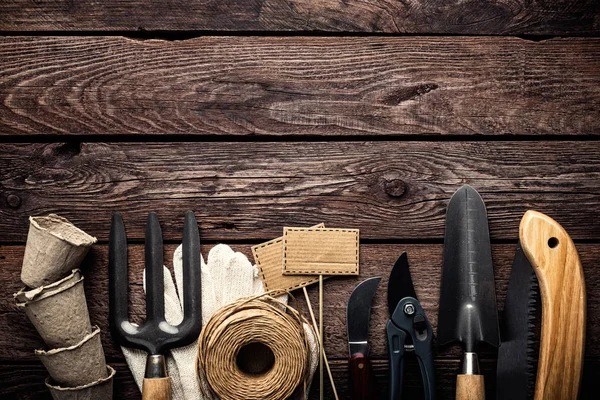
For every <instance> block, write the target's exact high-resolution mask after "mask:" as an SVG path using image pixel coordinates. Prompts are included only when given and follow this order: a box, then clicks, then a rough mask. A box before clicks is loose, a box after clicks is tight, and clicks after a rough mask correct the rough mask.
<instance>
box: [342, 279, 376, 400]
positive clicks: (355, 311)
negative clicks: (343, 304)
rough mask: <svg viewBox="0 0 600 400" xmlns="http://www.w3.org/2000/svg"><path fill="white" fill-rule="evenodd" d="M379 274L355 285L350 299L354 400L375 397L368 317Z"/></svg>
mask: <svg viewBox="0 0 600 400" xmlns="http://www.w3.org/2000/svg"><path fill="white" fill-rule="evenodd" d="M380 280H381V278H380V277H375V278H370V279H367V280H365V281H363V282H361V283H359V284H358V286H356V288H354V291H353V292H352V294H351V295H350V299H349V300H348V309H347V316H346V318H347V321H346V325H347V326H348V347H349V349H350V359H349V360H348V369H349V372H350V382H351V385H352V386H351V391H350V398H351V400H370V399H372V398H374V397H376V395H375V393H376V391H377V390H376V386H375V378H374V374H373V368H372V367H371V363H370V361H369V357H368V355H369V343H368V338H369V319H370V316H371V303H372V301H373V296H375V291H376V290H377V287H378V286H379V281H380Z"/></svg>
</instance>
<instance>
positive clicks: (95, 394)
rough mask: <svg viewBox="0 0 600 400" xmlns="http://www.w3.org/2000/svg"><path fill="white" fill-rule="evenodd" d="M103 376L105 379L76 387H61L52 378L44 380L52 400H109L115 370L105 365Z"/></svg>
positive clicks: (111, 393)
mask: <svg viewBox="0 0 600 400" xmlns="http://www.w3.org/2000/svg"><path fill="white" fill-rule="evenodd" d="M105 375H107V377H106V378H102V379H99V380H97V381H95V382H92V383H89V384H87V385H83V386H78V387H61V386H58V385H57V384H56V383H55V382H53V381H52V378H46V387H48V389H49V390H50V393H51V394H52V398H53V399H54V400H111V399H112V397H113V378H114V376H115V370H114V369H113V368H112V367H111V366H110V365H107V366H106V372H105Z"/></svg>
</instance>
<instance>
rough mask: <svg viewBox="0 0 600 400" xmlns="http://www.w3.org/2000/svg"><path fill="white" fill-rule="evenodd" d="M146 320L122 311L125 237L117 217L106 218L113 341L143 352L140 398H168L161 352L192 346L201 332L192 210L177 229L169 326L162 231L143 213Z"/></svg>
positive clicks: (155, 220)
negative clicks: (178, 279)
mask: <svg viewBox="0 0 600 400" xmlns="http://www.w3.org/2000/svg"><path fill="white" fill-rule="evenodd" d="M145 266H146V321H145V322H144V323H143V324H141V325H140V326H137V325H135V324H132V323H130V322H129V320H128V312H127V303H128V295H127V287H128V279H127V270H128V265H127V237H126V235H125V226H124V224H123V219H122V218H121V215H120V214H119V213H115V214H114V216H113V219H112V227H111V231H110V245H109V258H108V268H109V306H110V325H111V331H112V335H113V338H114V339H115V340H117V342H118V343H119V344H120V345H122V346H126V347H134V348H138V349H142V350H145V351H147V352H148V359H147V360H146V373H145V375H144V385H143V389H142V396H143V399H144V400H147V399H160V400H162V399H170V398H171V385H170V381H169V377H168V376H167V371H166V363H165V356H164V354H165V353H166V351H167V350H169V349H172V348H175V347H182V346H185V345H188V344H190V343H192V342H193V341H194V340H196V339H197V338H198V336H199V335H200V330H201V329H202V305H201V301H202V295H201V282H200V279H201V278H200V236H199V233H198V224H197V223H196V217H195V216H194V213H193V212H192V211H188V212H187V213H186V214H185V223H184V228H183V282H184V285H183V286H184V288H183V293H179V296H183V321H182V322H181V323H180V324H179V325H177V326H173V325H170V324H169V323H168V322H167V321H166V320H165V298H164V278H163V242H162V231H161V228H160V224H159V222H158V217H157V215H156V214H155V213H150V214H148V223H147V226H146V245H145Z"/></svg>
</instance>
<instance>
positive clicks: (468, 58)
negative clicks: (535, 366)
mask: <svg viewBox="0 0 600 400" xmlns="http://www.w3.org/2000/svg"><path fill="white" fill-rule="evenodd" d="M599 33H600V2H598V1H597V0H568V1H558V0H547V1H510V0H467V1H456V0H445V1H443V0H414V1H413V0H286V1H283V0H254V1H242V0H237V1H235V0H206V1H200V0H185V1H183V0H166V1H165V0H145V1H128V2H123V1H115V0H105V1H92V0H79V1H67V0H52V1H44V2H40V1H34V0H12V1H9V0H2V1H0V34H1V36H0V287H1V288H2V289H1V293H2V295H1V296H0V398H2V399H39V398H45V399H47V398H49V395H48V393H47V392H46V389H45V388H44V386H43V379H44V377H45V375H46V373H45V370H44V368H43V367H42V365H41V363H40V362H39V361H38V360H37V359H36V358H35V356H34V355H33V349H35V348H39V347H42V345H43V344H42V342H41V340H40V339H39V338H38V336H37V334H36V332H35V331H34V329H33V327H32V326H31V324H30V323H29V321H28V320H27V318H26V317H25V315H24V313H22V312H21V311H20V310H18V309H16V307H15V306H14V303H13V300H12V293H13V292H15V291H17V290H18V289H19V288H20V284H19V272H20V264H21V258H22V255H23V251H24V243H25V240H26V235H27V229H28V222H27V217H28V216H30V215H40V214H45V213H49V212H54V213H58V214H60V215H64V216H65V217H68V218H69V219H71V220H72V221H73V222H74V223H75V224H77V225H78V226H80V227H81V228H83V229H84V230H86V231H88V232H89V233H91V234H93V235H96V236H97V237H98V239H99V244H98V245H96V246H94V248H93V250H92V251H91V253H90V255H89V256H88V257H87V259H86V261H85V263H84V264H85V265H84V266H83V268H84V273H85V276H86V291H87V296H88V303H89V307H90V312H91V317H92V319H93V321H94V323H96V324H98V325H99V326H100V327H101V328H102V330H103V343H104V345H105V349H106V355H107V358H108V360H109V362H110V364H111V365H114V366H115V368H116V369H117V371H118V375H117V378H116V381H115V398H117V399H140V397H141V396H140V395H139V392H138V390H137V387H136V386H135V384H134V383H133V380H132V377H131V375H130V373H129V372H128V369H127V366H126V364H125V361H124V359H123V356H122V354H121V352H120V350H119V349H118V348H117V347H115V345H114V343H113V341H112V340H111V337H110V335H109V333H108V326H107V301H108V299H107V269H106V262H107V238H108V233H109V229H110V226H109V225H110V216H111V213H112V212H113V211H117V210H118V211H121V212H122V213H123V214H124V217H125V220H126V224H127V228H128V234H129V237H130V238H132V239H133V242H134V244H132V246H131V255H130V259H131V264H132V268H131V269H132V270H131V277H130V279H131V282H132V284H131V289H132V295H131V298H130V302H131V306H132V307H131V313H132V317H133V318H134V319H139V318H140V317H141V316H142V315H143V314H144V301H143V295H142V290H141V282H140V279H141V269H142V253H143V247H142V245H141V244H140V243H141V242H142V240H143V230H144V222H145V217H146V214H147V212H148V211H158V212H159V215H160V219H161V221H162V224H163V231H164V236H165V240H166V242H167V243H168V246H167V251H166V255H165V258H166V262H167V263H169V262H170V258H171V253H172V251H173V249H174V248H175V246H176V244H177V242H178V241H179V239H180V232H181V228H182V221H183V213H184V212H185V211H186V210H187V209H193V210H195V211H196V215H197V217H198V221H199V222H200V226H201V238H202V240H203V252H204V253H206V252H207V251H208V249H209V248H210V247H211V246H212V245H214V244H215V243H219V242H225V243H229V244H233V245H234V247H235V249H237V250H240V251H242V252H244V253H246V254H248V255H249V256H250V253H249V249H250V246H251V245H252V244H256V243H260V242H262V241H265V240H268V239H271V238H273V237H276V236H279V235H280V234H281V232H282V227H283V226H284V225H289V226H298V225H306V226H309V225H312V224H316V223H319V222H325V223H326V224H327V226H339V227H349V228H360V230H361V276H360V279H364V278H367V277H370V276H375V275H382V276H383V280H382V284H381V290H380V291H379V293H378V294H377V296H376V298H375V303H374V308H373V317H372V325H371V341H372V356H373V357H374V358H375V361H374V364H375V369H376V372H377V379H378V381H379V383H380V385H379V387H380V389H381V392H382V393H384V391H385V389H386V382H387V377H386V370H387V367H386V360H385V359H386V351H385V343H384V337H383V329H384V324H385V321H386V318H387V315H386V313H387V310H386V305H385V287H386V285H387V275H388V273H389V271H390V269H391V266H392V265H393V262H394V260H395V259H396V257H397V256H398V255H399V254H400V253H401V252H402V251H408V254H409V258H410V262H411V268H412V271H413V275H414V277H413V278H414V281H415V285H416V290H417V294H418V295H419V297H420V298H421V300H422V303H423V305H424V307H425V309H426V311H427V312H428V314H429V318H430V320H431V321H432V323H433V325H434V329H435V326H436V325H437V316H436V313H437V308H438V295H439V278H440V269H441V252H442V242H443V240H442V238H443V233H444V232H443V223H444V212H445V207H446V205H447V202H448V199H449V198H450V196H451V194H452V193H453V192H454V191H455V190H456V189H457V188H458V187H460V186H461V185H462V184H464V183H469V184H471V185H473V186H474V187H475V188H476V189H477V190H479V191H480V193H481V194H482V196H483V198H484V200H485V201H486V203H487V206H488V212H489V219H490V231H491V237H492V241H493V256H494V261H495V269H496V270H495V273H496V277H497V281H496V282H497V283H496V287H497V293H498V302H499V307H500V309H501V308H502V304H503V301H504V296H505V293H506V285H507V279H508V276H509V273H510V266H511V262H512V257H513V254H514V248H515V243H516V239H517V234H518V232H517V227H518V224H519V220H520V218H521V216H522V214H523V213H524V212H525V211H526V210H527V209H530V208H533V209H536V210H539V211H542V212H545V213H547V214H549V215H551V216H552V217H554V218H555V219H557V220H558V221H559V222H560V223H561V224H563V226H564V227H565V228H566V229H567V230H568V231H569V233H570V234H571V235H572V237H573V238H574V240H575V242H576V244H577V246H578V250H579V253H580V256H581V259H582V262H583V265H584V268H585V278H586V285H587V293H588V325H587V342H586V358H585V369H584V377H583V385H582V396H581V397H582V398H586V399H587V398H589V399H592V398H596V397H597V393H598V389H600V384H599V382H600V342H599V339H598V338H599V334H600V306H599V304H598V301H597V299H598V295H599V294H600V277H599V272H600V270H599V269H598V268H599V267H598V264H599V259H600V246H599V245H600V217H599V215H600V141H599V140H598V139H599V138H600V136H599V134H600V36H599ZM357 282H358V279H355V278H335V279H331V280H329V281H327V282H326V293H327V295H326V300H325V315H326V321H325V325H326V348H327V352H328V355H329V356H330V359H331V360H332V368H333V370H334V374H335V378H336V382H337V385H338V389H339V391H340V393H341V395H342V397H343V398H347V396H348V382H347V373H346V365H347V364H346V357H347V345H346V334H345V304H346V301H347V298H348V296H349V294H350V292H351V291H352V289H353V287H354V286H355V284H356V283H357ZM310 294H311V296H312V297H313V300H314V302H315V303H316V292H315V289H314V288H311V289H310ZM301 307H304V305H303V304H302V302H301ZM557 351H560V349H557ZM459 355H460V351H458V350H457V349H456V348H450V349H442V350H441V351H440V352H439V353H438V354H437V356H436V368H437V378H438V394H439V397H440V398H442V399H449V398H453V391H454V376H455V375H456V374H457V372H458V369H459V361H458V357H459ZM481 357H482V362H481V364H482V369H483V371H484V373H485V375H486V383H487V389H488V398H493V393H494V387H495V381H494V376H495V354H494V352H493V351H485V352H484V353H483V354H482V355H481ZM406 380H407V382H406V385H407V387H406V393H407V398H420V396H421V387H420V385H421V383H420V379H419V375H418V372H417V366H416V364H415V363H414V362H411V363H409V365H408V367H407V374H406ZM316 386H318V385H313V391H312V396H313V397H315V396H316V395H317V391H316V390H315V387H316ZM326 387H327V394H326V395H327V398H328V399H331V398H332V395H331V392H330V389H329V387H328V385H327V384H326Z"/></svg>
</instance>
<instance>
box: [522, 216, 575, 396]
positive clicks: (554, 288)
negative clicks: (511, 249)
mask: <svg viewBox="0 0 600 400" xmlns="http://www.w3.org/2000/svg"><path fill="white" fill-rule="evenodd" d="M519 237H520V240H521V246H522V248H523V251H524V252H525V255H526V256H527V258H528V259H529V262H530V263H531V265H532V267H533V269H534V271H535V273H536V275H537V278H538V281H539V285H540V292H541V297H542V330H541V339H540V354H539V362H538V370H537V379H536V386H535V400H542V399H543V400H559V399H563V400H564V399H576V398H577V395H578V393H579V384H580V381H581V373H582V367H583V353H584V347H585V320H586V295H585V282H584V277H583V269H582V267H581V262H580V261H579V256H578V254H577V249H576V248H575V244H574V243H573V241H572V240H571V238H570V237H569V235H568V234H567V232H566V231H565V230H564V229H563V227H562V226H560V224H558V223H557V222H556V221H554V220H553V219H552V218H550V217H548V216H547V215H544V214H542V213H539V212H536V211H527V212H526V213H525V215H524V216H523V219H522V220H521V226H520V229H519Z"/></svg>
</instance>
